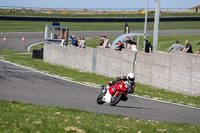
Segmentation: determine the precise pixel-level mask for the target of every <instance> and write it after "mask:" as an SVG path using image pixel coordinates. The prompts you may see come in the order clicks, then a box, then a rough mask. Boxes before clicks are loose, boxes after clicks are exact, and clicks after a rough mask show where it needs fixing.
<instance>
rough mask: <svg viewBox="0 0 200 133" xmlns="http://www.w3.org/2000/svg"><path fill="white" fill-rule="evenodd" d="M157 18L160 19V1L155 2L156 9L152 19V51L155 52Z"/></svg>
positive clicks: (157, 28)
mask: <svg viewBox="0 0 200 133" xmlns="http://www.w3.org/2000/svg"><path fill="white" fill-rule="evenodd" d="M159 18H160V0H156V9H155V17H154V31H153V51H157V45H158V30H159Z"/></svg>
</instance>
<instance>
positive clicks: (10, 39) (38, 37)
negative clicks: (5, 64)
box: [0, 30, 200, 51]
mask: <svg viewBox="0 0 200 133" xmlns="http://www.w3.org/2000/svg"><path fill="white" fill-rule="evenodd" d="M132 32H134V33H143V31H138V30H137V31H132ZM69 34H70V35H76V36H78V37H99V36H101V35H105V36H116V37H117V36H119V35H121V34H123V31H70V32H69ZM147 34H148V35H150V36H151V35H153V31H152V30H149V31H147ZM176 34H178V35H184V34H186V35H190V34H191V35H196V34H197V35H199V34H200V30H160V31H159V35H176ZM4 37H6V40H7V41H6V43H4V42H3V38H4ZM22 37H24V38H25V42H24V43H22ZM42 41H44V32H17V33H14V32H12V33H0V48H6V49H14V50H21V51H26V50H27V48H28V46H29V45H30V44H33V43H37V42H42Z"/></svg>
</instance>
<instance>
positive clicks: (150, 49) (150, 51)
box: [145, 40, 152, 54]
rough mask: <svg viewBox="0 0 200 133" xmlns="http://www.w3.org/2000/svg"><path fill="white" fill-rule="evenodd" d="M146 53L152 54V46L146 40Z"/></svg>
mask: <svg viewBox="0 0 200 133" xmlns="http://www.w3.org/2000/svg"><path fill="white" fill-rule="evenodd" d="M145 52H146V53H150V54H151V53H152V45H151V42H149V41H148V40H146V43H145Z"/></svg>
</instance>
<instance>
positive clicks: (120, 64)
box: [44, 45, 200, 96]
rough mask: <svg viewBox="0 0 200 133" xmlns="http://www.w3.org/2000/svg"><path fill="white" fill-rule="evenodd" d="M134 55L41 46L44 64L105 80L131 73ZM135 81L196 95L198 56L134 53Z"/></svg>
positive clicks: (198, 90) (199, 81) (198, 91)
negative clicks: (58, 66) (47, 63)
mask: <svg viewBox="0 0 200 133" xmlns="http://www.w3.org/2000/svg"><path fill="white" fill-rule="evenodd" d="M134 55H135V53H134V52H132V51H126V50H124V51H114V50H111V49H101V48H97V49H93V48H86V49H80V48H76V47H72V46H68V47H61V46H57V45H45V47H44V60H45V61H46V62H49V63H52V64H56V65H61V66H65V67H70V68H74V69H79V70H81V71H87V72H94V73H97V74H100V75H104V76H108V77H117V76H121V75H126V74H127V73H129V72H131V71H132V68H133V59H134ZM134 73H135V75H136V82H138V83H141V84H146V85H152V86H154V87H158V88H161V89H167V90H171V91H175V92H180V93H185V94H189V95H198V96H200V57H198V56H195V55H191V54H181V53H170V54H167V53H162V52H154V53H153V54H152V55H150V54H146V53H138V54H137V60H136V67H135V70H134Z"/></svg>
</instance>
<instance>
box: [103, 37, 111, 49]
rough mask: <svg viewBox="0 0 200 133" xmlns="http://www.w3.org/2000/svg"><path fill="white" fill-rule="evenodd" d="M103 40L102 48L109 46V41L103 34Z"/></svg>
mask: <svg viewBox="0 0 200 133" xmlns="http://www.w3.org/2000/svg"><path fill="white" fill-rule="evenodd" d="M103 39H104V42H103V48H110V41H109V40H108V38H107V37H106V36H103Z"/></svg>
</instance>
